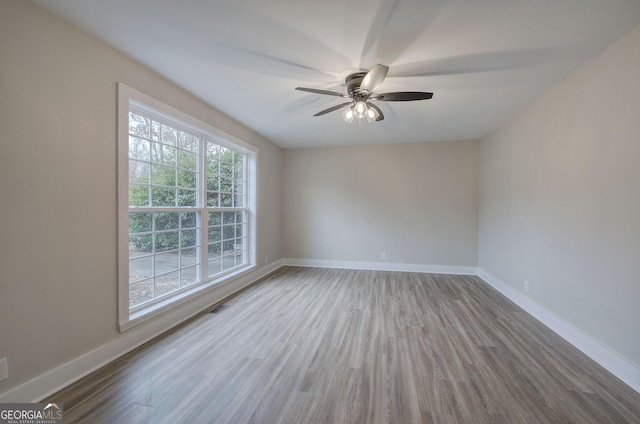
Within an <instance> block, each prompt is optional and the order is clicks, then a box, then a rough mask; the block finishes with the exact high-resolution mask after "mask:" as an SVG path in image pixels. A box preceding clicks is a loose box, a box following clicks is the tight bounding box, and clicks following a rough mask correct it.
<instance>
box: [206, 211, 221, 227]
mask: <svg viewBox="0 0 640 424" xmlns="http://www.w3.org/2000/svg"><path fill="white" fill-rule="evenodd" d="M208 223H209V225H220V224H222V212H209V218H208Z"/></svg>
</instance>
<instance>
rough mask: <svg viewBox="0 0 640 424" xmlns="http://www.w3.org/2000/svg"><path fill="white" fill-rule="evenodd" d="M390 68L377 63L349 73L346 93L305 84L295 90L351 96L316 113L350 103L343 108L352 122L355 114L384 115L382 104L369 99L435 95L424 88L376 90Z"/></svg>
mask: <svg viewBox="0 0 640 424" xmlns="http://www.w3.org/2000/svg"><path fill="white" fill-rule="evenodd" d="M388 72H389V67H388V66H385V65H376V66H374V67H373V68H372V69H371V70H370V71H369V72H356V73H353V74H350V75H347V77H346V78H345V80H344V82H345V84H346V85H347V94H342V93H338V92H335V91H328V90H318V89H315V88H305V87H296V90H299V91H307V92H309V93H314V94H323V95H328V96H338V97H344V98H350V99H352V100H351V101H350V102H346V103H341V104H339V105H336V106H332V107H330V108H328V109H325V110H322V111H320V112H318V113H316V114H315V115H313V116H321V115H325V114H327V113H329V112H333V111H335V110H338V109H342V108H343V107H346V106H348V108H347V109H346V110H345V111H344V112H342V119H344V120H345V121H346V122H349V123H351V122H353V120H354V118H358V119H359V120H362V119H365V118H366V119H367V122H377V121H382V120H383V119H384V114H383V113H382V111H381V110H380V108H379V107H378V106H376V105H374V104H373V103H371V102H370V100H378V101H386V102H407V101H414V100H427V99H430V98H432V97H433V93H426V92H422V91H400V92H393V93H382V94H375V93H374V91H375V90H377V89H378V87H379V86H380V84H382V82H383V81H384V79H385V78H386V77H387V73H388Z"/></svg>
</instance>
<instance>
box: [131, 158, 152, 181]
mask: <svg viewBox="0 0 640 424" xmlns="http://www.w3.org/2000/svg"><path fill="white" fill-rule="evenodd" d="M129 182H131V183H138V184H149V163H148V162H140V161H137V160H133V159H131V160H130V161H129Z"/></svg>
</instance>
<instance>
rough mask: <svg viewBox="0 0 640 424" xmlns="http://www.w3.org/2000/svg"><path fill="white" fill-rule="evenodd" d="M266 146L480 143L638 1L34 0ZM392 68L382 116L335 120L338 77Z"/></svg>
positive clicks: (631, 13) (628, 21)
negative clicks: (411, 96) (414, 97)
mask: <svg viewBox="0 0 640 424" xmlns="http://www.w3.org/2000/svg"><path fill="white" fill-rule="evenodd" d="M35 3H37V4H39V5H40V6H42V7H44V8H46V9H48V10H49V11H51V12H52V13H54V14H55V15H58V16H60V17H61V18H63V19H65V20H67V21H69V22H71V23H72V24H74V25H76V26H78V27H80V28H82V29H84V30H85V31H87V32H89V33H91V34H93V35H94V36H96V37H97V38H99V39H102V40H104V41H105V42H106V43H108V44H110V45H111V46H113V47H115V48H116V49H118V50H120V51H122V52H124V53H126V54H127V55H129V56H132V57H134V58H136V59H137V60H138V61H140V62H142V63H144V64H145V65H147V66H149V67H150V68H152V69H154V70H156V71H157V72H158V73H159V74H161V75H163V76H164V77H166V78H167V79H169V80H171V81H173V82H175V83H176V84H178V85H180V86H181V87H183V88H184V89H186V90H187V91H189V92H191V93H193V94H194V95H196V96H197V97H199V98H201V99H203V100H204V101H206V102H207V103H209V104H211V105H212V106H213V107H214V108H216V109H218V110H220V111H222V112H224V113H226V114H227V115H229V116H231V117H233V118H235V119H236V120H238V121H240V122H242V123H243V124H245V125H247V126H248V127H250V128H252V129H253V130H255V131H256V132H258V133H259V134H261V135H262V136H264V137H266V138H267V139H269V140H271V141H273V142H274V143H276V144H278V145H280V146H282V147H285V148H288V147H311V146H314V147H317V146H330V145H348V144H376V143H400V142H421V141H443V140H462V139H476V138H481V137H483V136H485V135H487V134H488V133H490V132H491V131H493V130H494V129H495V128H496V127H497V126H499V125H500V124H502V123H503V122H504V121H505V120H506V119H508V118H509V117H510V116H512V115H513V114H514V113H516V112H517V111H518V110H520V109H522V108H523V107H524V106H525V105H526V104H527V103H528V102H530V101H531V100H532V99H533V98H535V97H536V96H538V95H539V94H541V93H542V92H544V91H545V90H547V89H548V88H549V87H551V86H552V85H553V84H555V83H557V82H558V81H560V80H561V79H563V78H564V77H565V76H566V75H567V74H569V73H570V72H571V71H572V70H573V69H575V68H576V67H578V66H580V65H581V64H583V63H584V62H585V61H587V60H588V59H589V58H590V57H593V56H594V55H595V54H597V53H598V52H600V51H601V50H602V49H604V48H605V47H606V46H608V45H609V44H611V43H612V42H613V41H615V40H616V39H617V38H618V37H620V36H621V35H623V34H624V33H625V32H627V31H629V30H631V29H632V28H633V27H634V26H636V25H637V24H638V23H640V0H482V1H478V0H320V1H307V0H233V1H223V0H208V1H207V0H181V1H176V0H35ZM378 63H381V64H384V65H387V66H389V67H390V71H389V75H388V77H387V79H386V80H385V81H384V82H383V84H382V86H381V87H380V88H379V89H378V92H390V91H429V92H433V93H434V97H433V99H431V100H424V101H416V102H377V105H378V106H379V107H380V108H381V109H382V111H383V112H384V114H385V117H386V119H385V120H383V121H381V122H376V123H371V124H369V123H366V120H364V121H363V122H362V123H361V124H358V123H357V120H356V121H354V122H353V123H351V124H348V123H346V122H344V121H343V120H342V119H341V117H340V113H341V112H340V111H337V112H333V113H330V114H326V115H323V116H320V117H313V116H312V115H313V114H314V113H316V112H319V111H321V110H323V109H326V108H328V107H330V106H333V105H336V104H339V103H342V102H344V101H345V100H344V99H341V98H339V97H333V96H322V95H317V94H311V93H306V92H301V91H295V90H294V88H295V87H297V86H303V87H311V88H317V89H324V90H333V91H341V92H342V91H345V86H344V78H345V77H346V76H347V75H348V74H350V73H353V72H356V71H359V70H368V69H370V68H371V67H372V66H374V65H375V64H378Z"/></svg>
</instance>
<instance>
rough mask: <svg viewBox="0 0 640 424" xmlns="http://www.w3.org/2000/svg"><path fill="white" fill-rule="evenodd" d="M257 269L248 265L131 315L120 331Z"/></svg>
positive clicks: (121, 324) (122, 324)
mask: <svg viewBox="0 0 640 424" xmlns="http://www.w3.org/2000/svg"><path fill="white" fill-rule="evenodd" d="M255 268H256V266H255V265H247V266H245V267H243V268H240V269H237V270H235V271H233V272H231V273H229V274H225V275H223V276H221V277H218V278H216V279H213V280H211V281H208V282H206V283H203V284H199V285H197V286H196V287H193V288H192V289H190V290H187V291H184V292H182V293H179V294H177V295H175V296H172V297H169V298H167V299H165V300H163V301H161V302H158V303H154V304H153V305H150V306H148V307H146V308H143V309H140V310H137V311H135V312H134V313H131V314H130V315H129V319H128V320H127V321H124V322H120V323H119V324H118V330H119V331H120V332H121V333H123V332H125V331H127V330H130V329H131V328H133V327H135V326H137V325H140V324H142V323H144V322H146V321H149V320H151V319H153V318H155V317H157V316H158V315H161V314H163V313H165V312H167V311H170V310H172V309H174V308H177V307H179V306H180V305H183V304H185V303H187V302H189V301H191V300H193V299H195V298H196V297H198V296H202V295H203V294H205V293H206V292H207V291H209V290H211V289H213V288H214V287H217V286H219V285H221V284H224V283H227V282H230V281H232V280H233V279H235V278H238V277H241V276H242V275H244V274H247V273H249V272H250V271H252V270H254V269H255Z"/></svg>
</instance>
